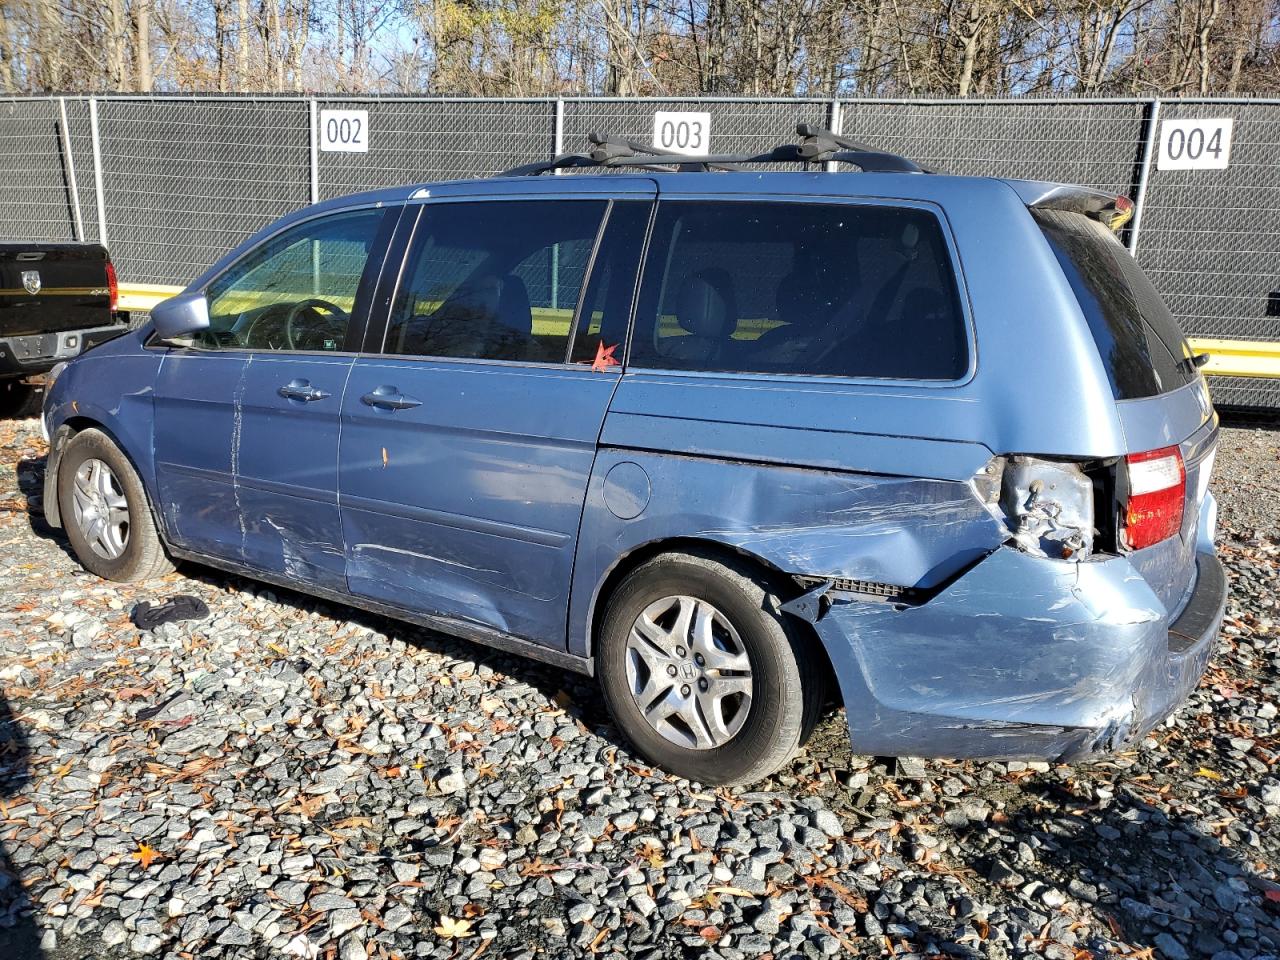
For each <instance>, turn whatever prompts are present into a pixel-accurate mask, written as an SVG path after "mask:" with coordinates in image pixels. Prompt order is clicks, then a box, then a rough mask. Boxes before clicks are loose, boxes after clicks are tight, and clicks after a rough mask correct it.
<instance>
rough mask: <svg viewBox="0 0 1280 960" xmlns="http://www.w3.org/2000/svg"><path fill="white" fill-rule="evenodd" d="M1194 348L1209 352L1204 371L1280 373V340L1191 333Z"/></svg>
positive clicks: (1228, 374) (1225, 374)
mask: <svg viewBox="0 0 1280 960" xmlns="http://www.w3.org/2000/svg"><path fill="white" fill-rule="evenodd" d="M1190 341H1191V349H1192V350H1194V351H1195V352H1196V353H1207V354H1208V355H1209V362H1208V363H1206V364H1205V365H1204V368H1203V369H1204V372H1205V373H1208V374H1213V375H1215V376H1219V377H1280V343H1276V342H1271V341H1267V340H1215V339H1210V338H1206V337H1191V338H1190Z"/></svg>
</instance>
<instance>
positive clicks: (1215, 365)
mask: <svg viewBox="0 0 1280 960" xmlns="http://www.w3.org/2000/svg"><path fill="white" fill-rule="evenodd" d="M181 292H182V287H173V286H167V285H165V284H161V283H129V284H121V285H120V309H121V310H133V311H138V312H142V313H145V312H147V311H148V310H150V309H151V308H152V307H154V306H155V305H156V304H157V303H159V302H160V301H161V300H167V299H168V298H169V297H172V296H174V295H175V294H178V293H181ZM547 313H550V311H547ZM536 319H538V320H541V321H542V322H543V323H546V324H548V325H549V326H550V325H558V324H556V320H559V319H560V318H559V317H557V318H555V319H554V320H553V319H552V318H551V317H550V316H547V317H545V318H543V317H538V318H536ZM1190 341H1191V349H1192V350H1194V351H1195V352H1196V353H1207V354H1209V362H1208V363H1207V364H1205V366H1204V372H1205V373H1207V374H1211V375H1213V376H1218V377H1277V378H1280V341H1277V342H1270V341H1266V340H1222V339H1214V338H1208V337H1191V338H1190Z"/></svg>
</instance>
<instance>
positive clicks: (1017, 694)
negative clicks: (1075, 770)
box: [816, 547, 1226, 760]
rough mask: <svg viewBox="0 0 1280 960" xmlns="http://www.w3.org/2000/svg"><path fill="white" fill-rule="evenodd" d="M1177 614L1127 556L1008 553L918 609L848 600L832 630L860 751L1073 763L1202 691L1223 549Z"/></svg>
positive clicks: (1203, 559) (828, 631) (826, 628)
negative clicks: (1074, 558) (1074, 559)
mask: <svg viewBox="0 0 1280 960" xmlns="http://www.w3.org/2000/svg"><path fill="white" fill-rule="evenodd" d="M1197 568H1198V569H1197V582H1196V585H1195V587H1194V589H1193V591H1192V593H1191V596H1190V598H1189V600H1188V601H1187V603H1186V604H1185V606H1184V608H1183V610H1182V611H1181V612H1180V613H1179V614H1178V616H1177V618H1176V619H1175V620H1174V621H1173V622H1170V619H1169V617H1168V614H1167V613H1166V611H1165V609H1164V608H1163V606H1162V605H1161V603H1160V601H1159V600H1158V599H1157V597H1156V596H1155V594H1154V593H1153V592H1152V591H1151V589H1150V587H1148V586H1147V583H1146V581H1145V580H1143V578H1142V577H1141V576H1139V575H1138V573H1137V572H1136V571H1135V570H1134V569H1133V567H1132V566H1131V565H1130V564H1129V562H1128V561H1127V560H1126V559H1125V558H1124V557H1108V558H1105V559H1091V560H1088V561H1085V562H1083V563H1071V562H1067V561H1060V560H1047V559H1044V558H1037V557H1033V556H1029V555H1027V554H1025V553H1020V552H1018V551H1017V550H1015V549H1013V548H1010V547H1002V548H1000V549H999V550H997V551H996V552H995V553H993V554H991V555H990V556H989V557H987V558H986V559H985V560H983V561H982V562H981V563H979V564H978V565H977V566H975V567H974V568H973V569H971V570H970V571H969V572H968V573H966V574H965V575H964V576H962V577H960V578H959V579H958V580H957V581H955V582H954V583H953V584H951V585H950V586H949V587H948V588H947V589H945V590H944V591H942V592H941V593H940V594H938V595H937V596H936V597H934V598H933V599H931V600H930V601H928V602H927V603H925V604H922V605H920V606H916V607H907V608H901V609H895V608H893V607H892V606H890V605H888V604H880V603H869V602H858V601H853V602H847V603H841V602H836V603H835V604H834V605H833V606H832V607H831V609H830V610H829V611H828V612H827V614H826V615H825V616H824V617H822V618H821V619H820V620H819V621H818V623H817V624H816V629H817V630H818V633H819V635H820V637H821V638H822V640H823V642H824V644H825V646H826V648H827V651H828V654H829V655H830V657H831V661H832V665H833V666H834V668H835V671H836V674H837V676H838V678H839V681H840V687H841V692H842V693H843V696H844V702H845V708H846V712H847V714H848V722H849V729H850V736H851V739H852V743H853V749H854V750H855V751H857V752H858V753H868V754H875V755H883V756H926V757H954V758H987V759H1043V760H1073V759H1077V758H1080V757H1083V756H1086V755H1088V754H1091V753H1094V752H1099V751H1112V750H1116V749H1119V748H1121V747H1123V746H1124V745H1126V744H1128V743H1131V742H1132V741H1134V740H1136V739H1139V738H1141V737H1142V736H1143V735H1145V734H1146V733H1147V732H1148V731H1149V730H1151V729H1152V728H1153V727H1154V726H1155V725H1156V724H1158V723H1159V722H1160V721H1161V720H1163V719H1164V718H1165V717H1167V716H1168V715H1169V714H1170V713H1171V712H1172V711H1173V710H1174V709H1175V708H1176V707H1177V706H1178V705H1179V704H1180V703H1181V702H1182V701H1183V700H1184V699H1186V697H1187V695H1188V694H1189V693H1190V692H1191V690H1192V689H1194V688H1195V686H1196V684H1197V683H1198V682H1199V679H1200V677H1201V675H1202V674H1203V673H1204V670H1205V667H1206V666H1207V664H1208V661H1209V656H1210V654H1211V652H1212V649H1213V644H1214V640H1215V639H1216V637H1217V635H1218V630H1219V627H1220V626H1221V623H1222V616H1223V610H1224V607H1225V604H1226V578H1225V575H1224V574H1223V571H1222V566H1221V564H1220V563H1219V562H1218V559H1217V557H1216V556H1215V555H1214V554H1213V553H1212V552H1207V551H1202V552H1200V553H1199V554H1198V555H1197Z"/></svg>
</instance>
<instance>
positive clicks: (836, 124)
mask: <svg viewBox="0 0 1280 960" xmlns="http://www.w3.org/2000/svg"><path fill="white" fill-rule="evenodd" d="M828 112H829V114H830V115H829V116H828V117H827V129H828V130H830V131H831V132H832V133H836V134H839V133H843V132H844V130H843V129H842V128H843V127H844V111H843V110H841V108H840V101H839V99H833V100H832V101H831V106H830V108H829V110H828ZM836 166H837V164H836V162H835V161H834V160H828V161H827V173H835V172H836Z"/></svg>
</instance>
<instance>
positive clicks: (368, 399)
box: [360, 386, 422, 410]
mask: <svg viewBox="0 0 1280 960" xmlns="http://www.w3.org/2000/svg"><path fill="white" fill-rule="evenodd" d="M360 399H361V400H362V401H363V402H364V403H367V404H368V405H369V406H371V407H381V408H382V409H383V410H408V409H409V408H410V407H420V406H422V401H421V400H415V399H414V398H413V397H408V396H405V395H404V394H403V393H401V392H400V391H399V390H398V389H397V388H395V387H390V386H381V387H375V388H374V389H373V390H372V391H370V392H369V393H366V394H365V395H364V396H363V397H361V398H360Z"/></svg>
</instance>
